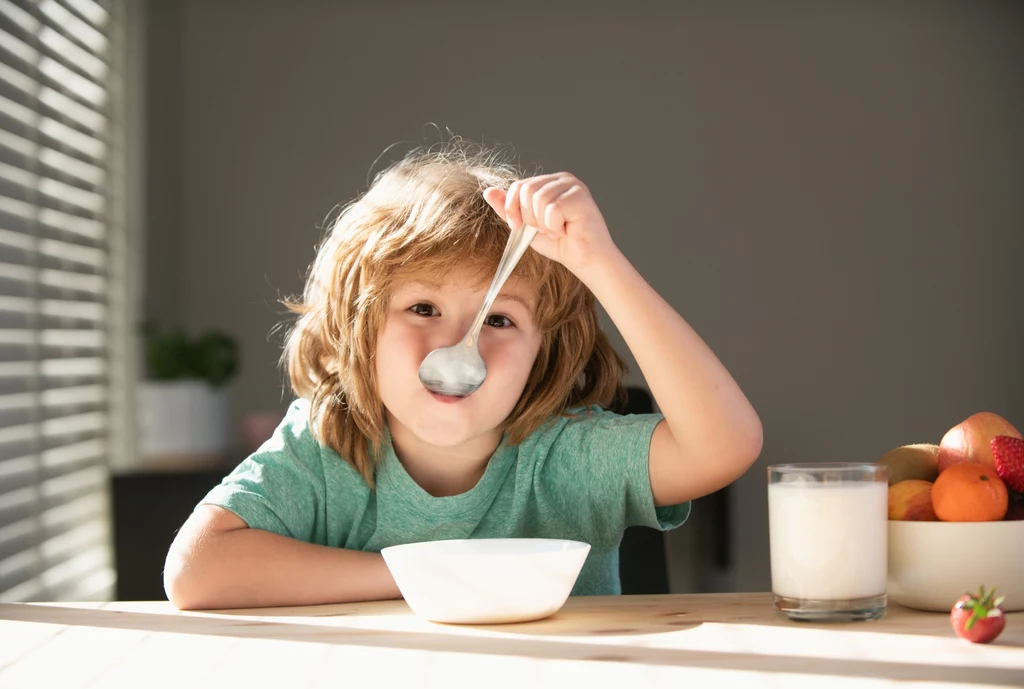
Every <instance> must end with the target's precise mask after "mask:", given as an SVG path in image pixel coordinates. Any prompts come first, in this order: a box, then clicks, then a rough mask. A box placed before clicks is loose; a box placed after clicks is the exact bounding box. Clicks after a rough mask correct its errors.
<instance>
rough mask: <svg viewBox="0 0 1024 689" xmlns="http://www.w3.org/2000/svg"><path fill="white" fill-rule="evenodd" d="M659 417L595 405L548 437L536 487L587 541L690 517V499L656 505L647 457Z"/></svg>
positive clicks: (609, 540) (670, 525)
mask: <svg viewBox="0 0 1024 689" xmlns="http://www.w3.org/2000/svg"><path fill="white" fill-rule="evenodd" d="M663 418H664V417H663V416H662V415H661V414H630V415H626V416H621V415H619V414H615V413H612V412H608V411H604V410H602V409H599V408H596V407H595V408H591V409H590V410H581V411H580V412H578V416H577V417H576V418H573V419H569V420H567V421H565V422H563V424H561V425H560V427H557V428H556V429H555V430H554V431H553V432H552V434H551V436H549V442H550V444H549V445H548V447H547V448H546V456H544V459H543V465H542V466H541V467H539V468H538V476H539V490H540V491H542V492H543V493H545V496H544V498H545V499H546V500H547V501H549V502H550V503H551V504H553V505H555V506H556V509H557V511H558V512H559V513H560V514H561V515H562V517H563V518H564V519H566V520H567V521H569V522H570V523H571V524H572V525H573V526H574V527H575V528H576V530H577V531H578V532H579V533H580V534H581V536H583V537H585V538H589V539H591V540H589V542H590V543H605V544H609V545H614V544H617V543H618V542H619V540H620V539H621V537H622V531H623V530H624V529H625V528H626V527H628V526H648V527H651V528H655V529H659V530H663V531H664V530H668V529H674V528H676V527H677V526H679V525H681V524H682V523H683V522H684V521H686V518H687V516H689V513H690V503H689V502H684V503H680V504H678V505H667V506H663V507H656V506H655V504H654V494H653V493H652V491H651V479H650V469H649V467H648V457H649V455H650V446H651V435H652V434H653V433H654V429H655V427H656V426H657V425H658V423H660V422H661V421H662V420H663ZM537 450H540V451H541V452H543V451H544V449H543V448H537Z"/></svg>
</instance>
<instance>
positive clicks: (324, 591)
mask: <svg viewBox="0 0 1024 689" xmlns="http://www.w3.org/2000/svg"><path fill="white" fill-rule="evenodd" d="M188 550H189V551H190V552H187V553H184V552H181V551H180V549H178V548H176V547H172V548H171V551H170V553H169V554H168V558H167V566H166V569H165V571H164V588H165V590H166V592H167V597H168V599H169V600H170V601H171V603H173V604H174V605H175V607H177V608H179V609H183V610H185V609H192V610H196V609H212V608H219V609H225V608H256V607H270V606H285V605H317V604H322V603H344V602H352V601H363V600H383V599H388V598H400V597H401V594H400V593H399V591H398V587H397V586H396V585H395V582H394V579H393V578H392V577H391V572H390V571H389V570H388V568H387V565H386V564H385V563H384V558H383V557H382V556H381V555H380V554H379V553H364V552H359V551H355V550H344V549H340V548H329V547H326V546H320V545H313V544H310V543H304V542H302V541H297V540H295V539H292V538H287V537H285V536H280V535H278V534H275V533H270V532H269V531H261V530H258V529H248V528H243V529H235V530H232V531H226V532H221V533H211V534H207V535H204V536H203V538H202V539H201V541H199V542H197V543H196V544H195V546H194V547H191V548H188Z"/></svg>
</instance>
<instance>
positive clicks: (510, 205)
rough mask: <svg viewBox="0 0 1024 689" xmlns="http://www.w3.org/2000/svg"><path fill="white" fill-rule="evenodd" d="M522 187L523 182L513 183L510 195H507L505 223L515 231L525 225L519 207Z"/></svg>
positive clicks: (510, 187) (509, 191) (509, 190)
mask: <svg viewBox="0 0 1024 689" xmlns="http://www.w3.org/2000/svg"><path fill="white" fill-rule="evenodd" d="M520 186H522V183H521V180H516V181H515V182H512V184H511V185H510V186H509V188H508V193H506V194H505V222H507V223H508V225H509V227H511V228H513V229H514V228H517V227H519V226H520V225H522V224H523V214H522V212H521V211H520V207H519V194H520V191H519V188H520Z"/></svg>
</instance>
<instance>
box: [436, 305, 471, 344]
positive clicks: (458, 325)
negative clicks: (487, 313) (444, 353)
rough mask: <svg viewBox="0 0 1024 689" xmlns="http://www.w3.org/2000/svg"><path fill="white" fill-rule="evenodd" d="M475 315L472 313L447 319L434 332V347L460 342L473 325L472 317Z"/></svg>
mask: <svg viewBox="0 0 1024 689" xmlns="http://www.w3.org/2000/svg"><path fill="white" fill-rule="evenodd" d="M475 315H476V314H475V313H472V314H469V315H467V316H460V317H458V318H449V319H447V321H446V322H445V324H444V326H443V327H441V328H438V329H437V332H436V333H435V335H436V337H435V343H434V344H435V346H434V349H439V348H441V347H450V346H451V345H453V344H458V343H459V342H462V340H463V339H465V337H466V334H467V333H469V329H470V328H471V327H472V325H473V317H474V316H475Z"/></svg>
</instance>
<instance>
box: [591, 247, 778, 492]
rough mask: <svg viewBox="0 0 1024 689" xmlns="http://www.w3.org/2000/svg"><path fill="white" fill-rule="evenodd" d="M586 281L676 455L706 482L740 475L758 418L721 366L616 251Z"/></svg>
mask: <svg viewBox="0 0 1024 689" xmlns="http://www.w3.org/2000/svg"><path fill="white" fill-rule="evenodd" d="M584 282H585V283H586V284H587V286H588V287H589V288H590V289H591V291H592V292H593V293H594V296H595V297H597V299H598V301H599V302H600V303H601V305H602V306H603V307H604V309H605V311H606V312H607V313H608V316H609V317H610V318H611V319H612V322H614V323H615V326H616V327H617V328H618V329H619V332H620V333H621V334H622V337H623V339H625V341H626V344H627V345H628V346H629V349H630V352H631V353H632V354H633V357H634V358H635V359H636V362H637V365H638V366H639V367H640V370H641V371H642V372H643V375H644V377H645V379H646V380H647V383H648V385H649V386H650V389H651V394H652V395H653V396H654V398H655V400H657V403H658V407H659V408H660V410H661V412H662V413H663V414H664V416H665V421H666V423H667V425H668V427H669V429H670V430H671V433H672V437H673V439H674V441H675V443H676V445H677V446H678V448H679V450H680V454H681V455H684V456H686V457H687V459H688V462H689V463H691V464H696V465H697V466H699V465H701V464H703V465H704V466H701V467H700V468H701V469H702V470H703V472H707V473H705V474H704V479H705V482H706V483H707V485H708V486H709V487H710V486H714V485H716V484H721V485H725V484H726V483H728V482H730V481H732V480H734V479H735V478H737V477H738V476H739V475H740V474H742V473H743V472H744V471H745V470H746V469H747V468H748V467H749V466H750V463H751V462H753V461H754V459H756V457H757V455H758V454H759V453H760V449H761V422H760V419H759V418H758V416H757V413H756V412H755V411H754V409H753V407H752V406H751V405H750V403H749V401H748V400H747V398H746V396H745V395H744V394H743V391H742V390H741V389H740V387H739V385H738V384H737V383H736V381H735V380H733V377H732V376H731V375H730V374H729V372H728V371H727V370H726V368H725V366H723V365H722V363H721V362H720V361H719V360H718V358H717V357H716V356H715V354H714V353H713V352H712V351H711V349H710V348H709V347H708V346H707V345H706V344H705V343H704V341H703V340H702V339H701V337H700V336H699V335H698V334H697V333H696V332H695V331H694V330H693V328H691V327H690V325H689V324H688V323H687V322H686V321H685V320H683V318H682V317H681V316H680V315H679V314H678V313H677V312H676V310H675V309H674V308H672V306H671V305H670V304H668V302H666V301H665V300H664V299H663V298H662V297H661V296H660V295H659V294H658V293H657V291H656V290H655V289H654V288H653V287H651V286H650V285H649V284H648V283H647V281H646V280H645V279H644V278H643V276H641V275H640V273H639V272H637V270H636V269H635V268H634V267H633V266H632V265H631V264H630V263H629V261H628V260H627V259H626V257H625V256H623V255H622V254H621V253H618V252H613V253H612V254H611V255H610V256H609V257H608V258H607V259H606V260H605V261H603V262H602V263H599V264H598V265H596V266H595V267H594V270H593V271H592V272H591V273H590V274H588V275H587V276H586V279H585V280H584ZM695 468H696V467H695ZM703 472H702V473H703Z"/></svg>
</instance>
